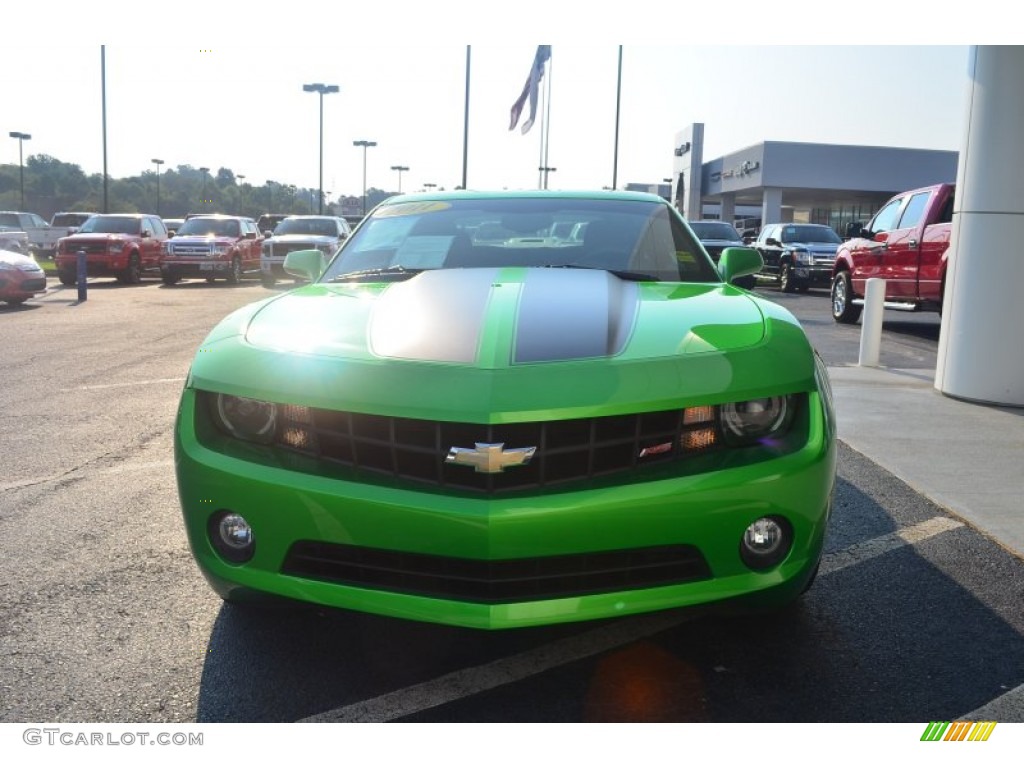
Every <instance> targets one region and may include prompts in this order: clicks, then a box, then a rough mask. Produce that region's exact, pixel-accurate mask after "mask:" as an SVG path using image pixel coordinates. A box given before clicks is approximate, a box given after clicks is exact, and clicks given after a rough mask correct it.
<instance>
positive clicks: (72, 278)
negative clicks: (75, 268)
mask: <svg viewBox="0 0 1024 768" xmlns="http://www.w3.org/2000/svg"><path fill="white" fill-rule="evenodd" d="M57 279H58V280H60V284H61V285H74V284H75V283H77V282H78V276H77V275H76V274H75V273H74V272H70V271H67V270H63V269H62V270H60V271H59V272H58V273H57Z"/></svg>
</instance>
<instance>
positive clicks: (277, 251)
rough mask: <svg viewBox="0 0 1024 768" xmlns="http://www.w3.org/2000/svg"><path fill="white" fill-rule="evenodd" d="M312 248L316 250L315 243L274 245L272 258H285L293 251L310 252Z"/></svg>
mask: <svg viewBox="0 0 1024 768" xmlns="http://www.w3.org/2000/svg"><path fill="white" fill-rule="evenodd" d="M311 248H316V245H314V244H313V243H296V242H294V241H293V242H290V243H273V248H272V250H271V256H275V257H280V258H284V257H285V256H287V255H288V254H289V253H291V252H292V251H308V250H309V249H311Z"/></svg>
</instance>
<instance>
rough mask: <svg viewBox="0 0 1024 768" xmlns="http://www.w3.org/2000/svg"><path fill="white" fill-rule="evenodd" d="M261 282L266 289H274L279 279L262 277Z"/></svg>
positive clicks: (264, 275) (268, 276)
mask: <svg viewBox="0 0 1024 768" xmlns="http://www.w3.org/2000/svg"><path fill="white" fill-rule="evenodd" d="M260 282H261V283H263V287H264V288H273V287H274V286H275V285H277V279H276V278H275V277H274V276H273V275H266V274H263V275H260Z"/></svg>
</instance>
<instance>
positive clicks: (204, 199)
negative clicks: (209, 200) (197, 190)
mask: <svg viewBox="0 0 1024 768" xmlns="http://www.w3.org/2000/svg"><path fill="white" fill-rule="evenodd" d="M199 172H200V173H201V174H203V199H202V203H203V207H204V208H205V207H206V174H208V173H209V172H210V169H209V168H200V169H199Z"/></svg>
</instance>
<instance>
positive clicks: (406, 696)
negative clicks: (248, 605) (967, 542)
mask: <svg viewBox="0 0 1024 768" xmlns="http://www.w3.org/2000/svg"><path fill="white" fill-rule="evenodd" d="M961 527H963V523H961V522H959V521H958V520H954V519H952V518H949V517H933V518H931V519H930V520H926V521H925V522H923V523H918V524H917V525H913V526H910V527H909V528H904V529H902V530H899V531H896V532H895V533H890V534H886V535H885V536H879V537H878V538H875V539H870V540H868V541H865V542H862V543H860V544H855V545H853V546H852V547H849V548H848V549H845V550H843V551H842V552H835V553H832V554H827V555H825V556H824V557H823V558H822V561H821V569H820V570H819V576H822V575H826V574H829V573H835V572H836V571H839V570H842V569H844V568H849V567H850V566H852V565H857V564H858V563H863V562H865V561H866V560H870V559H872V558H875V557H878V556H879V555H883V554H885V553H887V552H891V551H893V550H895V549H899V548H900V547H906V546H910V545H913V544H917V543H919V542H922V541H925V540H926V539H929V538H931V537H933V536H938V535H939V534H942V533H945V532H946V531H952V530H955V529H957V528H961ZM688 619H689V617H688V616H682V617H681V616H679V615H678V614H677V613H675V612H670V613H653V614H647V615H644V616H639V617H635V618H632V619H625V620H623V621H621V622H616V623H614V624H611V625H608V626H606V627H601V628H600V629H595V630H592V631H590V632H584V633H582V634H579V635H576V636H574V637H568V638H565V639H562V640H557V641H555V642H553V643H549V644H547V645H543V646H540V647H539V648H534V649H532V650H530V651H525V652H523V653H519V654H516V655H514V656H509V657H507V658H504V659H498V660H497V661H492V662H490V663H488V664H482V665H480V666H478V667H469V668H467V669H461V670H459V671H458V672H452V673H451V674H448V675H443V676H442V677H438V678H435V679H433V680H429V681H427V682H424V683H419V684H417V685H412V686H409V687H408V688H402V689H400V690H397V691H392V692H390V693H385V694H384V695H382V696H377V697H376V698H373V699H367V700H365V701H360V702H357V703H355V704H349V705H347V706H344V707H339V708H338V709H333V710H330V711H328V712H324V713H322V714H319V715H314V716H312V717H308V718H305V719H304V720H301V721H300V722H305V723H381V722H387V721H389V720H396V719H398V718H401V717H407V716H408V715H412V714H414V713H416V712H421V711H423V710H426V709H430V708H432V707H437V706H441V705H442V704H449V703H451V702H453V701H458V700H459V699H463V698H466V697H468V696H472V695H474V694H477V693H482V692H484V691H489V690H492V689H494V688H498V687H500V686H502V685H507V684H508V683H514V682H516V681H518V680H524V679H526V678H528V677H532V676H533V675H536V674H538V673H540V672H544V671H547V670H549V669H554V668H555V667H560V666H562V665H564V664H568V663H570V662H573V661H579V660H580V659H585V658H588V657H590V656H596V655H597V654H599V653H604V652H605V651H608V650H611V649H613V648H618V647H620V646H623V645H627V644H628V643H632V642H636V641H637V640H640V639H642V638H645V637H649V636H651V635H654V634H657V633H658V632H662V631H664V630H667V629H671V628H673V627H675V626H677V625H679V624H682V623H683V622H685V621H687V620H688Z"/></svg>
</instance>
